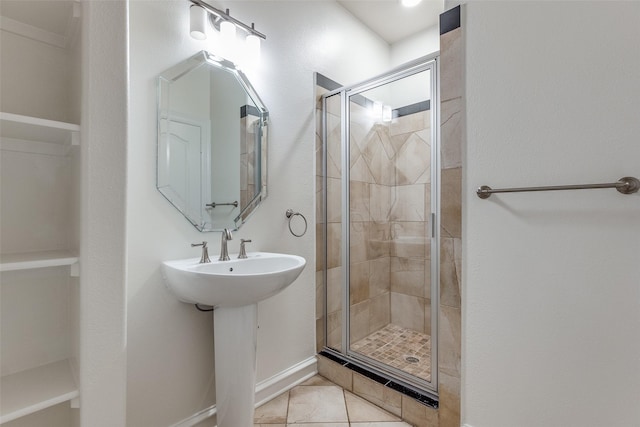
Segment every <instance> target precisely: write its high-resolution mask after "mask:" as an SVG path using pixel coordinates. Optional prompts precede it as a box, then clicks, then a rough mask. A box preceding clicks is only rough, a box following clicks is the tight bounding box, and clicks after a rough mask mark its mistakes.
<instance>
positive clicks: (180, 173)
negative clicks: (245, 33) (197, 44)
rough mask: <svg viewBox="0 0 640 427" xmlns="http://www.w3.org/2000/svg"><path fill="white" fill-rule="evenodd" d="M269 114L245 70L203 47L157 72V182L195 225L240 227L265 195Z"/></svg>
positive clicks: (204, 228) (209, 228) (202, 228)
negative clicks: (166, 68) (178, 62)
mask: <svg viewBox="0 0 640 427" xmlns="http://www.w3.org/2000/svg"><path fill="white" fill-rule="evenodd" d="M268 118H269V113H268V111H267V109H266V107H265V106H264V104H263V102H262V101H261V100H260V98H259V97H258V95H257V93H256V92H255V90H254V89H253V87H252V86H251V83H250V82H249V80H248V79H247V77H246V76H245V75H244V73H242V71H240V70H239V69H237V68H236V67H235V65H234V64H233V63H231V62H229V61H226V60H224V59H221V58H218V57H216V56H214V55H212V54H210V53H208V52H205V51H202V52H199V53H197V54H196V55H194V56H192V57H191V58H189V59H187V60H186V61H183V62H181V63H180V64H177V65H176V66H174V67H172V68H171V69H169V70H167V71H165V72H164V73H162V74H161V75H160V76H158V171H157V172H158V175H157V187H158V190H159V191H160V193H162V194H163V195H164V197H165V198H166V199H167V200H169V202H171V204H173V206H175V207H176V209H178V211H180V212H181V213H182V214H183V215H184V216H185V218H187V220H189V222H191V224H193V225H194V226H195V227H196V228H197V229H198V230H200V231H219V230H222V229H224V228H229V229H238V228H239V227H240V226H242V224H243V223H244V222H245V221H246V220H247V218H248V217H249V216H250V215H251V214H252V213H253V212H254V211H255V209H256V208H257V207H258V205H259V204H260V202H261V201H262V200H264V198H265V197H266V195H267V134H268V128H267V123H268Z"/></svg>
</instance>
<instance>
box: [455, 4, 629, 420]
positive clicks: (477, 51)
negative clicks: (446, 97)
mask: <svg viewBox="0 0 640 427" xmlns="http://www.w3.org/2000/svg"><path fill="white" fill-rule="evenodd" d="M463 27H464V31H465V36H466V51H467V57H466V85H467V88H466V92H467V96H468V97H467V108H466V111H467V113H466V114H467V148H466V166H467V169H466V177H465V188H464V193H463V194H464V206H465V210H464V230H465V239H464V242H465V247H464V260H465V267H464V269H463V270H464V271H465V276H464V307H463V342H464V344H463V345H464V347H463V351H462V355H463V375H462V381H463V408H462V409H463V422H465V423H467V424H468V425H469V426H473V427H502V426H519V427H528V426H530V427H539V426H584V427H588V426H592V427H601V426H605V425H606V426H610V427H629V426H637V425H640V406H639V405H638V396H640V340H638V331H639V330H640V286H639V284H638V278H640V221H638V219H639V218H640V194H634V195H632V196H624V195H621V194H618V193H617V192H616V191H614V190H611V189H609V190H588V191H587V190H585V191H571V192H546V193H520V194H505V195H493V196H491V198H490V199H488V200H481V199H479V198H477V197H476V196H475V193H474V189H475V188H476V187H478V186H480V185H490V186H493V187H511V186H515V187H518V186H530V185H556V184H570V183H594V182H611V181H615V180H617V179H618V178H620V177H623V176H629V175H631V176H636V177H637V176H638V175H639V174H640V163H639V159H640V144H639V143H638V135H640V97H639V96H638V94H640V79H638V75H637V70H638V69H640V50H639V49H638V46H637V42H638V40H640V4H638V3H635V2H619V3H612V2H559V3H558V2H526V3H520V2H517V3H516V2H513V3H511V2H487V3H484V2H482V3H476V2H470V3H468V4H467V18H466V22H463Z"/></svg>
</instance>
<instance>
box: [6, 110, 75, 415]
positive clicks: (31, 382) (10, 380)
mask: <svg viewBox="0 0 640 427" xmlns="http://www.w3.org/2000/svg"><path fill="white" fill-rule="evenodd" d="M0 142H1V144H0V148H1V149H2V150H8V151H19V152H23V153H34V154H45V155H54V156H60V155H67V154H68V153H69V151H68V150H69V147H71V146H75V145H79V144H80V126H79V125H77V124H71V123H65V122H58V121H53V120H45V119H41V118H37V117H29V116H23V115H18V114H12V113H4V112H0ZM27 155H28V154H27ZM45 157H46V156H45ZM3 179H11V176H9V177H3ZM15 185H22V184H20V183H17V184H15ZM68 190H69V189H68V188H64V187H63V188H60V190H59V191H68ZM30 208H32V206H25V207H24V209H25V210H26V209H30ZM64 266H70V267H71V268H70V275H71V276H74V277H77V276H78V270H79V269H78V256H77V254H76V253H74V252H72V251H70V250H52V251H33V252H23V253H4V254H0V272H3V273H4V272H11V271H17V270H34V269H41V268H48V267H64ZM45 274H46V273H45ZM29 333H34V334H36V335H37V333H38V331H29ZM40 333H41V334H42V332H40ZM69 357H71V356H69ZM70 360H71V359H64V360H59V361H55V362H52V363H48V364H45V365H42V366H36V367H33V368H30V369H26V370H21V371H20V372H16V373H12V374H10V375H5V376H2V377H1V378H0V396H1V399H0V424H4V423H7V422H9V421H12V420H15V419H18V418H20V417H24V416H26V415H29V414H33V413H35V412H38V411H41V410H43V409H46V408H49V407H52V406H54V405H57V404H59V403H62V402H65V401H73V400H74V399H77V398H78V397H79V390H78V385H77V381H76V379H75V376H74V372H73V369H72V366H71V363H70ZM72 406H76V407H77V405H74V404H72Z"/></svg>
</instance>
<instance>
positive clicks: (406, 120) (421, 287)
mask: <svg viewBox="0 0 640 427" xmlns="http://www.w3.org/2000/svg"><path fill="white" fill-rule="evenodd" d="M430 128H431V126H430V111H421V112H418V113H414V114H410V115H406V116H402V117H398V118H396V119H393V121H392V122H391V123H390V125H389V127H388V138H389V141H390V146H391V147H392V149H393V152H394V157H393V170H394V183H395V185H394V186H393V187H391V188H390V191H391V195H390V200H391V204H390V209H389V220H390V227H391V228H390V230H391V232H390V234H391V247H390V262H391V266H390V286H391V289H390V290H391V323H393V324H395V325H398V326H402V327H405V328H410V329H413V330H415V331H418V332H422V333H426V334H428V335H431V299H430V295H431V246H430V244H429V239H430V237H431V236H430V223H429V220H430V215H429V213H430V212H431V134H430Z"/></svg>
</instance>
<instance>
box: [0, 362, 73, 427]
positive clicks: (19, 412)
mask: <svg viewBox="0 0 640 427" xmlns="http://www.w3.org/2000/svg"><path fill="white" fill-rule="evenodd" d="M0 393H1V395H2V401H1V403H0V424H3V423H6V422H9V421H12V420H15V419H17V418H20V417H24V416H25V415H29V414H33V413H34V412H38V411H41V410H43V409H45V408H48V407H50V406H53V405H57V404H58V403H62V402H66V401H68V400H71V399H75V398H77V397H78V396H79V394H80V393H79V391H78V386H77V385H76V382H75V379H74V377H73V374H72V372H71V366H70V365H69V361H68V360H61V361H59V362H54V363H49V364H48V365H44V366H39V367H37V368H33V369H29V370H26V371H22V372H18V373H15V374H11V375H7V376H4V377H2V379H1V380H0Z"/></svg>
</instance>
